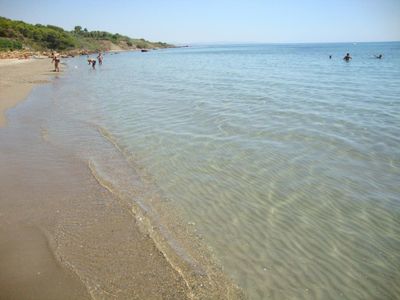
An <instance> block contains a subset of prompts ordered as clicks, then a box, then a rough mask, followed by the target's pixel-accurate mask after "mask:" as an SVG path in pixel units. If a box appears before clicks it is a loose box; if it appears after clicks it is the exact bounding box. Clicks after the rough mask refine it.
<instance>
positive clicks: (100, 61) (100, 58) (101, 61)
mask: <svg viewBox="0 0 400 300" xmlns="http://www.w3.org/2000/svg"><path fill="white" fill-rule="evenodd" d="M97 59H98V61H99V65H100V66H101V65H102V64H103V55H102V54H101V52H99V55H97Z"/></svg>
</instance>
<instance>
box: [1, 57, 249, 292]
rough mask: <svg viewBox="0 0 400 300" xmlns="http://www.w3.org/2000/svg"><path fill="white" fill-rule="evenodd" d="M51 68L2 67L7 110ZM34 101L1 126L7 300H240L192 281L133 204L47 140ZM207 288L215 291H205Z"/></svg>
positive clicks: (44, 63)
mask: <svg viewBox="0 0 400 300" xmlns="http://www.w3.org/2000/svg"><path fill="white" fill-rule="evenodd" d="M48 64H49V65H50V62H49V60H47V59H46V60H41V61H38V62H36V61H33V62H26V63H21V64H18V65H7V66H0V74H1V78H2V79H1V80H2V82H1V85H2V86H5V87H6V89H3V88H2V89H0V91H1V92H0V99H10V100H9V101H8V102H7V105H5V106H2V107H4V108H7V107H10V106H13V105H15V104H17V103H18V102H19V101H21V100H23V97H26V95H27V94H28V93H29V91H30V90H31V89H32V86H33V85H34V84H35V83H42V82H43V81H46V80H48V79H47V77H48V74H49V72H48V71H49V68H48V66H49V65H48ZM50 67H51V65H50ZM17 68H18V69H19V70H20V74H19V75H18V73H17V71H16V70H18V69H17ZM28 69H29V70H28ZM33 69H34V70H37V71H38V72H39V73H37V74H36V75H35V74H34V73H32V70H33ZM50 74H51V73H50ZM3 75H4V76H3ZM4 91H6V92H4ZM7 93H8V94H7ZM7 95H12V97H9V96H7ZM36 101H37V99H36ZM33 102H34V101H31V100H28V101H25V102H23V103H22V104H21V105H19V106H18V107H17V108H15V109H14V110H13V111H11V112H10V113H9V118H8V124H7V126H3V128H0V182H1V184H0V299H237V298H240V297H241V296H242V295H241V293H240V292H239V291H238V290H237V289H236V288H235V287H234V286H233V285H232V286H231V285H225V284H226V281H221V282H224V284H219V283H218V282H214V283H210V280H211V278H212V277H210V275H208V274H203V275H201V277H202V280H203V281H202V283H199V282H197V283H196V282H193V281H190V280H188V278H185V276H184V275H183V274H182V272H180V270H179V269H177V268H176V266H174V265H172V264H171V263H170V261H169V260H168V258H167V257H166V254H165V253H163V252H161V251H160V249H159V248H158V247H157V245H156V244H155V242H154V240H153V239H152V238H151V237H150V236H149V234H147V233H146V232H143V230H142V229H141V226H140V224H138V222H139V221H138V220H137V218H135V217H134V215H133V214H132V210H131V208H130V207H127V206H126V205H125V204H124V203H122V202H121V201H120V200H121V199H119V198H118V197H117V196H116V195H114V194H113V193H111V192H110V191H109V190H108V189H107V188H105V187H103V186H101V185H100V184H99V183H98V181H97V179H96V178H95V177H94V176H93V174H92V173H91V170H90V168H89V166H88V162H87V161H83V160H82V158H80V157H76V155H75V154H74V153H72V152H70V151H68V150H67V149H63V148H60V147H58V146H56V145H53V144H51V143H48V142H46V134H45V133H44V132H43V128H42V127H41V125H38V123H37V120H36V119H35V117H36V116H37V115H38V113H39V112H41V111H43V108H41V107H40V105H39V106H35V105H36V104H35V103H33ZM3 110H4V109H3ZM39 118H40V117H39ZM3 124H4V118H3ZM189 272H190V270H189ZM223 280H225V279H223ZM203 283H204V284H203ZM208 283H209V286H213V287H214V288H212V289H209V290H208V288H206V286H208V285H207V284H208ZM215 287H216V288H215Z"/></svg>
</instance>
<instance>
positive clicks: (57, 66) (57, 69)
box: [51, 52, 103, 72]
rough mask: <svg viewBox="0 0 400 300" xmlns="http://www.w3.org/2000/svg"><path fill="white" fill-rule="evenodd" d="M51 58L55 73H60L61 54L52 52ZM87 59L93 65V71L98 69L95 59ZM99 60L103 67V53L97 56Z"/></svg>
mask: <svg viewBox="0 0 400 300" xmlns="http://www.w3.org/2000/svg"><path fill="white" fill-rule="evenodd" d="M51 57H52V60H51V62H52V63H53V62H54V72H60V60H61V59H60V54H58V53H54V52H52V53H51ZM87 58H88V60H87V61H88V63H89V65H91V66H92V68H93V69H96V60H95V59H93V58H89V55H88V56H87ZM97 60H98V61H99V65H100V66H101V65H102V64H103V54H101V52H100V53H99V55H97Z"/></svg>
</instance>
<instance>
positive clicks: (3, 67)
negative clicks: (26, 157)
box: [0, 58, 54, 127]
mask: <svg viewBox="0 0 400 300" xmlns="http://www.w3.org/2000/svg"><path fill="white" fill-rule="evenodd" d="M53 69H54V68H53V65H52V64H51V59H49V58H43V59H23V60H20V59H1V60H0V127H2V126H4V125H5V124H6V117H5V112H6V110H7V109H9V108H11V107H14V106H16V105H17V104H18V102H20V101H22V100H23V99H25V98H26V97H27V96H28V94H29V92H30V91H31V89H32V88H33V87H34V86H35V85H36V84H40V83H45V82H47V81H48V78H49V75H50V74H54V72H52V71H53Z"/></svg>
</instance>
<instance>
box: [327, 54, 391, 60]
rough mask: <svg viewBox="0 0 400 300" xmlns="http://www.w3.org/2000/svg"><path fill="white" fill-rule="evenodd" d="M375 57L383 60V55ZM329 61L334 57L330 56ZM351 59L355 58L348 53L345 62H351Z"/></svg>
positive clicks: (344, 58)
mask: <svg viewBox="0 0 400 300" xmlns="http://www.w3.org/2000/svg"><path fill="white" fill-rule="evenodd" d="M374 56H375V58H377V59H382V58H383V55H382V54H379V55H374ZM329 59H332V55H329ZM351 59H353V58H352V57H351V56H350V53H346V55H345V56H344V57H343V60H345V61H350V60H351Z"/></svg>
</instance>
